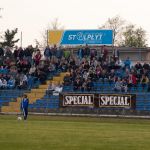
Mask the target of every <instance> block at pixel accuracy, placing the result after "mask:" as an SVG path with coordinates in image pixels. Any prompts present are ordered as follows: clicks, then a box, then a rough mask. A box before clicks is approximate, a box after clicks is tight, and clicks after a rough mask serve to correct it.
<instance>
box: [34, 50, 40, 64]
mask: <svg viewBox="0 0 150 150" xmlns="http://www.w3.org/2000/svg"><path fill="white" fill-rule="evenodd" d="M41 57H42V55H41V52H40V50H37V52H36V54H35V56H34V62H35V65H36V66H37V65H39V63H40V60H41Z"/></svg>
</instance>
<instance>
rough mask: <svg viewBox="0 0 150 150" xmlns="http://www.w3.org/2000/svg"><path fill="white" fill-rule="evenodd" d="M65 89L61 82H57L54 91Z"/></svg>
mask: <svg viewBox="0 0 150 150" xmlns="http://www.w3.org/2000/svg"><path fill="white" fill-rule="evenodd" d="M62 90H63V87H62V85H61V84H56V87H55V90H54V93H61V92H62Z"/></svg>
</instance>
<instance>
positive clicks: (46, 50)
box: [44, 46, 52, 60]
mask: <svg viewBox="0 0 150 150" xmlns="http://www.w3.org/2000/svg"><path fill="white" fill-rule="evenodd" d="M51 55H52V54H51V49H50V47H49V46H46V48H45V50H44V56H45V58H46V59H48V60H50V59H51Z"/></svg>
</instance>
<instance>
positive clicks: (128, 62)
mask: <svg viewBox="0 0 150 150" xmlns="http://www.w3.org/2000/svg"><path fill="white" fill-rule="evenodd" d="M130 67H131V60H130V58H129V57H127V59H126V60H125V61H124V68H125V69H126V68H128V69H130Z"/></svg>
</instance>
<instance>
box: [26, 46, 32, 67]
mask: <svg viewBox="0 0 150 150" xmlns="http://www.w3.org/2000/svg"><path fill="white" fill-rule="evenodd" d="M32 53H33V49H32V46H31V45H30V46H28V47H27V48H26V49H25V50H24V56H25V57H26V59H27V61H28V62H29V63H30V64H31V63H32Z"/></svg>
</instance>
